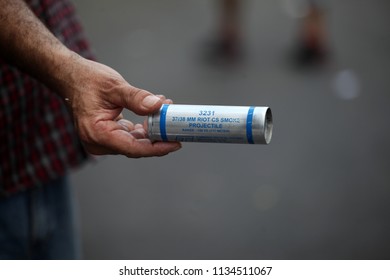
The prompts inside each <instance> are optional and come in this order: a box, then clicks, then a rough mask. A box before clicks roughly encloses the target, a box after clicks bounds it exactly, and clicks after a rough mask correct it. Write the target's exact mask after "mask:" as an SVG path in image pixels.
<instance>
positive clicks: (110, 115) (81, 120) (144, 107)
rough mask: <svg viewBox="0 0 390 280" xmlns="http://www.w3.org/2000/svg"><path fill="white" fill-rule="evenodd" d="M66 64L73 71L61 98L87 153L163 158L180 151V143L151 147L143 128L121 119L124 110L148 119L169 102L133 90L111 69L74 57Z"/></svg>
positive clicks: (152, 144)
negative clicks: (66, 105) (148, 116)
mask: <svg viewBox="0 0 390 280" xmlns="http://www.w3.org/2000/svg"><path fill="white" fill-rule="evenodd" d="M67 64H69V67H71V69H72V71H71V72H69V74H70V77H67V78H66V79H64V81H63V82H64V83H63V84H64V85H63V86H62V87H61V94H62V95H63V96H65V97H66V98H67V99H68V100H69V101H68V102H69V103H70V107H71V108H72V111H73V116H74V119H75V124H76V128H77V130H78V132H79V135H80V137H81V140H82V141H83V142H84V145H85V148H86V149H87V151H88V152H90V153H92V154H123V155H126V156H128V157H133V158H136V157H147V156H162V155H166V154H168V153H170V152H173V151H176V150H178V149H179V148H180V147H181V146H180V143H163V142H156V143H152V142H151V141H150V140H149V139H148V138H147V128H146V127H144V126H143V125H141V124H133V123H132V122H130V121H128V120H125V119H123V118H122V114H121V112H122V110H123V108H127V109H129V110H131V111H133V112H134V113H136V114H138V115H148V114H150V113H153V112H155V111H157V110H158V109H159V108H160V107H161V105H162V104H163V103H170V102H171V101H170V100H167V99H165V97H163V96H156V95H153V94H151V93H150V92H148V91H145V90H142V89H138V88H135V87H133V86H131V85H129V84H128V83H127V82H126V81H125V80H124V79H123V78H122V76H121V75H120V74H119V73H117V72H116V71H115V70H113V69H111V68H110V67H108V66H106V65H103V64H100V63H97V62H93V61H89V60H86V59H84V58H82V57H80V56H78V55H76V54H74V55H73V56H72V59H70V60H68V62H67ZM65 65H66V64H65ZM64 70H65V71H66V69H64Z"/></svg>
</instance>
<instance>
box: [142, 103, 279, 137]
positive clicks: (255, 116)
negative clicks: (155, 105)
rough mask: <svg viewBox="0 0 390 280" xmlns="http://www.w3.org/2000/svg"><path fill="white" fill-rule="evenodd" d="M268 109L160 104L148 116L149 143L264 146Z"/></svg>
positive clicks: (268, 129) (269, 122) (269, 117)
mask: <svg viewBox="0 0 390 280" xmlns="http://www.w3.org/2000/svg"><path fill="white" fill-rule="evenodd" d="M272 127H273V123H272V113H271V109H270V108H269V107H255V106H217V105H178V104H164V105H163V106H162V107H161V108H160V110H159V111H158V112H156V113H155V114H153V115H149V116H148V133H149V138H150V139H151V140H152V141H165V142H167V141H178V142H213V143H243V144H268V143H269V142H270V141H271V137H272Z"/></svg>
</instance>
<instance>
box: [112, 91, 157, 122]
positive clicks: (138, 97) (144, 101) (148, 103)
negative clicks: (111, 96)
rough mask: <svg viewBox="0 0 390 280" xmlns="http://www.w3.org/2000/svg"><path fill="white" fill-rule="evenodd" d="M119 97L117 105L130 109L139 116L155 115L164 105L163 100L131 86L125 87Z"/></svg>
mask: <svg viewBox="0 0 390 280" xmlns="http://www.w3.org/2000/svg"><path fill="white" fill-rule="evenodd" d="M117 96H118V100H117V101H118V102H119V104H117V105H119V106H121V107H124V108H126V109H129V110H131V111H133V112H134V113H136V114H138V115H148V114H150V113H153V112H155V111H157V110H158V109H159V108H160V107H161V106H162V104H163V100H162V99H161V98H160V97H158V96H156V95H154V94H152V93H150V92H149V91H147V90H144V89H139V88H136V87H133V86H131V85H127V86H126V87H123V88H122V90H121V92H120V93H119V94H118V95H117Z"/></svg>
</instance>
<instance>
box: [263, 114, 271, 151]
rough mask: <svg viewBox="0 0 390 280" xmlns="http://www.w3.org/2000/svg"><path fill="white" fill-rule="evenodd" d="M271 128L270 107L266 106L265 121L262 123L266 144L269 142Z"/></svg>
mask: <svg viewBox="0 0 390 280" xmlns="http://www.w3.org/2000/svg"><path fill="white" fill-rule="evenodd" d="M272 128H273V123H272V112H271V109H270V108H268V109H267V111H266V112H265V123H264V140H265V143H266V144H269V142H271V138H272Z"/></svg>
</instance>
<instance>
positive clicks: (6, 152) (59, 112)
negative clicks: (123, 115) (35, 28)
mask: <svg viewBox="0 0 390 280" xmlns="http://www.w3.org/2000/svg"><path fill="white" fill-rule="evenodd" d="M26 3H27V4H28V5H29V7H30V8H31V10H32V11H33V12H34V13H35V15H36V16H37V17H38V18H39V19H40V20H41V21H42V22H43V23H44V24H45V25H46V26H47V28H48V29H49V30H50V31H51V32H52V33H53V34H54V35H55V36H56V37H57V38H58V39H59V40H60V41H62V42H63V43H64V44H65V45H66V46H67V47H68V48H69V49H71V50H73V51H75V52H77V53H79V54H80V55H82V56H84V57H86V58H90V59H92V58H93V56H92V54H91V51H90V50H89V46H88V43H87V41H86V40H85V38H84V35H83V32H82V29H81V25H80V23H79V21H78V18H77V17H76V16H75V9H74V6H73V5H72V4H71V3H70V2H69V1H68V0H27V1H26ZM85 159H86V153H85V151H84V149H83V147H82V145H81V144H80V141H79V139H78V137H77V135H76V132H75V131H74V127H73V121H72V119H71V116H70V114H69V113H68V111H67V109H66V107H65V106H64V101H63V100H62V99H61V98H60V97H59V96H58V95H56V94H55V93H53V92H51V91H50V90H49V89H48V88H46V87H45V86H44V85H43V84H41V83H40V82H38V81H37V80H35V79H34V78H32V77H30V76H29V75H27V74H25V73H23V72H21V71H20V70H19V69H18V68H17V67H15V66H13V65H10V64H7V63H5V62H4V60H3V59H2V57H1V53H0V197H2V196H7V195H10V194H11V193H15V192H18V191H21V190H25V189H28V188H31V187H33V186H37V185H39V184H42V183H44V182H47V181H48V180H52V179H55V178H57V177H59V176H62V175H64V174H65V173H66V171H67V169H68V168H69V167H74V166H77V165H79V164H80V163H81V162H83V161H84V160H85Z"/></svg>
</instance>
